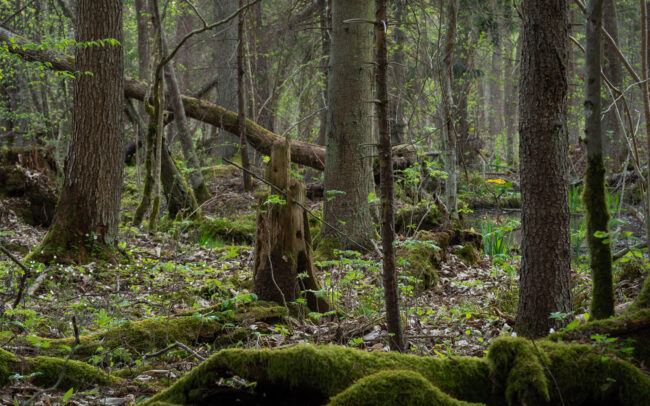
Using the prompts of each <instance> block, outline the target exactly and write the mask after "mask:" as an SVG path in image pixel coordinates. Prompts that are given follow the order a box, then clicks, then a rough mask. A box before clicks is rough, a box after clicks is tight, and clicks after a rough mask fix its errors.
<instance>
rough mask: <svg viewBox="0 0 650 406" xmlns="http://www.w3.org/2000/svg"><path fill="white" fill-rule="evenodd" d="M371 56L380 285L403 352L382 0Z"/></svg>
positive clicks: (395, 343)
mask: <svg viewBox="0 0 650 406" xmlns="http://www.w3.org/2000/svg"><path fill="white" fill-rule="evenodd" d="M376 4H377V11H376V21H377V23H376V24H375V27H376V30H375V41H376V45H375V46H376V48H375V55H376V58H377V99H378V101H377V122H378V127H379V176H380V178H381V245H382V248H383V253H384V258H383V266H384V270H383V283H384V301H385V303H386V321H387V322H388V333H389V334H390V338H389V343H390V349H391V350H392V351H400V352H402V351H404V337H403V335H402V322H401V320H400V313H399V291H398V289H397V269H396V268H395V248H394V247H393V241H394V240H395V215H394V212H393V200H394V187H393V162H392V154H391V133H390V129H389V125H388V122H389V120H388V105H389V100H388V85H387V82H388V47H387V45H386V35H387V34H386V28H385V27H387V24H386V14H387V13H386V0H377V1H376Z"/></svg>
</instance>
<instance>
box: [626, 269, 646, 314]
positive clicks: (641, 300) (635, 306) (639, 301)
mask: <svg viewBox="0 0 650 406" xmlns="http://www.w3.org/2000/svg"><path fill="white" fill-rule="evenodd" d="M641 309H650V275H649V276H646V278H645V283H644V284H643V289H641V292H640V293H639V295H638V296H637V297H636V299H634V303H632V306H630V308H629V309H628V312H632V311H634V310H641Z"/></svg>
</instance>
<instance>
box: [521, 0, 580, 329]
mask: <svg viewBox="0 0 650 406" xmlns="http://www.w3.org/2000/svg"><path fill="white" fill-rule="evenodd" d="M567 29H568V4H567V1H566V0H528V1H526V2H524V3H523V29H522V35H523V39H522V41H523V49H522V58H521V79H520V80H521V81H520V98H519V105H520V118H519V132H520V137H521V141H520V148H519V156H520V161H521V197H522V228H523V230H522V234H523V241H522V264H521V277H520V278H521V279H520V290H519V307H518V310H517V320H516V324H515V328H516V331H517V332H518V333H519V334H520V335H523V336H526V337H540V336H544V335H546V334H548V332H549V329H550V328H552V327H558V324H559V323H558V322H557V321H556V320H554V319H550V318H549V316H550V315H551V313H554V312H561V313H569V312H571V311H572V310H573V303H572V300H571V260H570V256H569V208H568V201H567V178H568V173H567V172H568V171H567V169H568V162H567V154H568V137H567V128H566V119H567V87H568V86H567V63H568V47H569V43H568V41H569V39H568V32H567Z"/></svg>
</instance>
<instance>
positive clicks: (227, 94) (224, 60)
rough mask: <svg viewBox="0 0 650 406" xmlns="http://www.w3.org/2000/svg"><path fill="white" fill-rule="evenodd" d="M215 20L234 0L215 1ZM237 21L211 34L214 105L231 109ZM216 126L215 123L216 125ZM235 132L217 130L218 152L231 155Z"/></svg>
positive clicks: (230, 8) (234, 95)
mask: <svg viewBox="0 0 650 406" xmlns="http://www.w3.org/2000/svg"><path fill="white" fill-rule="evenodd" d="M213 3H214V17H215V21H221V20H222V19H224V18H226V17H227V16H229V15H231V14H232V13H234V12H235V11H237V8H238V0H215V1H214V2H213ZM237 44H238V34H237V20H233V21H231V22H229V23H228V24H226V25H225V26H223V27H220V28H219V30H218V31H217V32H216V33H215V37H214V69H215V71H216V73H217V77H218V82H217V104H219V105H221V106H224V107H225V108H227V109H229V110H232V111H235V110H237ZM217 127H218V126H217ZM236 134H239V132H237V131H236V132H232V131H225V130H223V129H222V130H219V132H218V138H217V146H218V147H219V150H220V152H219V153H220V155H221V156H222V157H224V158H232V156H233V155H234V153H235V151H236V143H237V140H238V138H239V137H237V136H236Z"/></svg>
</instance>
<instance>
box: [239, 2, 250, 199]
mask: <svg viewBox="0 0 650 406" xmlns="http://www.w3.org/2000/svg"><path fill="white" fill-rule="evenodd" d="M245 4H246V1H245V0H239V6H240V7H243V6H244V5H245ZM244 21H245V18H244V16H243V15H241V14H240V15H239V16H238V23H237V38H239V43H238V44H237V102H238V106H239V109H238V110H239V150H240V151H241V163H242V167H243V168H244V169H245V171H244V173H243V174H242V177H243V178H244V191H246V192H248V191H250V190H251V176H250V175H249V174H248V173H247V172H246V171H250V167H251V165H250V163H249V162H248V148H247V147H246V85H245V83H244V74H245V71H244Z"/></svg>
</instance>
